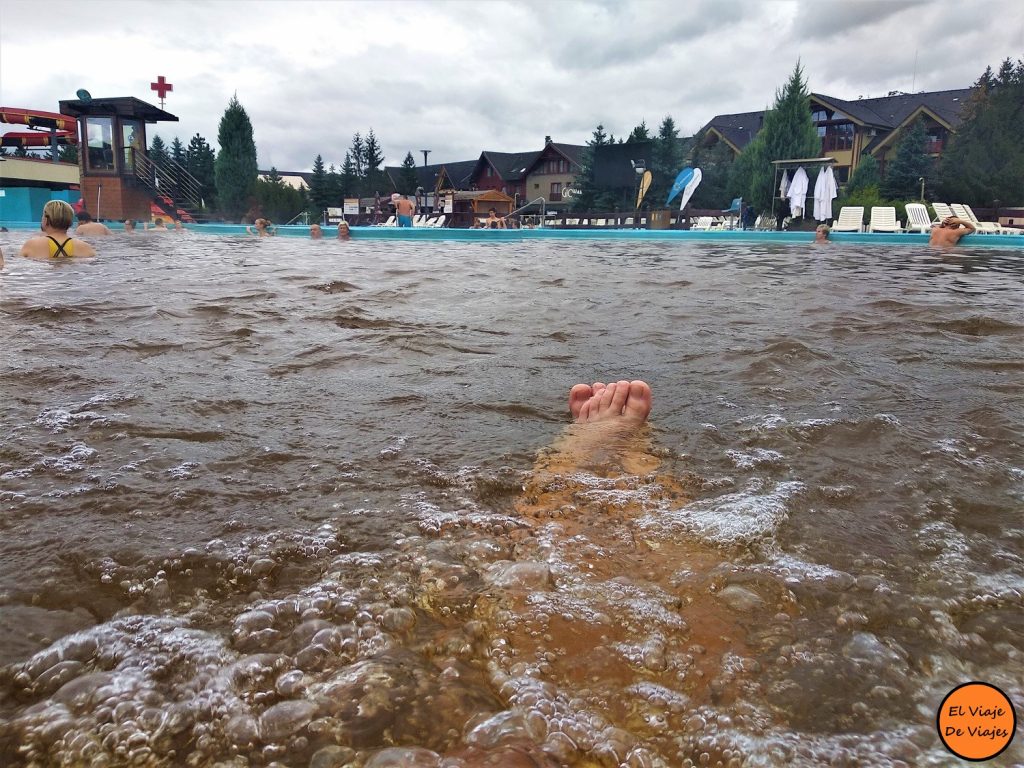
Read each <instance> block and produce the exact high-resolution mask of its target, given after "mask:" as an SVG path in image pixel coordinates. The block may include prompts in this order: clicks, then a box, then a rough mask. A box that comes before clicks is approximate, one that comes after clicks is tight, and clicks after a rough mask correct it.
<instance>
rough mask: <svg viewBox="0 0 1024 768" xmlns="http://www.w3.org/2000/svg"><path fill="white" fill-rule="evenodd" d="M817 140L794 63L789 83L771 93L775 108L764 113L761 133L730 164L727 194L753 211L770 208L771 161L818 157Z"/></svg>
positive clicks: (807, 97)
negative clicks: (739, 200)
mask: <svg viewBox="0 0 1024 768" xmlns="http://www.w3.org/2000/svg"><path fill="white" fill-rule="evenodd" d="M820 154H821V139H820V138H819V137H818V130H817V128H816V127H815V125H814V121H813V120H812V119H811V97H810V92H809V91H808V90H807V81H806V80H804V72H803V68H802V67H801V66H800V62H799V61H797V63H796V66H795V67H794V68H793V73H792V74H791V75H790V76H789V80H787V81H786V84H785V85H784V86H783V87H782V88H781V89H780V90H778V91H776V92H775V105H774V106H773V107H772V108H771V109H769V110H768V111H767V112H765V113H764V122H763V123H762V125H761V130H760V131H759V132H758V134H757V136H755V137H754V140H753V141H751V142H750V143H749V144H748V145H747V146H746V147H745V148H744V150H743V151H742V152H741V153H740V155H739V157H737V158H736V162H734V163H733V165H732V178H731V181H730V194H732V195H733V196H734V197H742V198H744V201H745V202H746V203H748V204H750V205H753V206H754V209H755V210H757V211H766V210H768V209H770V208H771V205H772V197H773V196H774V194H775V190H774V186H775V184H774V182H775V167H774V166H773V165H772V161H773V160H795V159H798V158H805V157H818V156H819V155H820Z"/></svg>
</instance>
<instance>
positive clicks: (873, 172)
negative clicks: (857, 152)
mask: <svg viewBox="0 0 1024 768" xmlns="http://www.w3.org/2000/svg"><path fill="white" fill-rule="evenodd" d="M881 183H882V176H881V173H880V172H879V170H878V161H877V160H875V156H874V155H872V154H870V153H868V152H865V153H864V154H862V155H861V156H860V160H859V161H858V162H857V167H856V168H855V169H854V171H853V174H852V175H851V176H850V180H849V181H848V182H847V183H846V189H845V190H844V194H846V195H852V194H853V193H854V192H859V191H861V190H864V189H867V188H868V187H878V186H880V185H881Z"/></svg>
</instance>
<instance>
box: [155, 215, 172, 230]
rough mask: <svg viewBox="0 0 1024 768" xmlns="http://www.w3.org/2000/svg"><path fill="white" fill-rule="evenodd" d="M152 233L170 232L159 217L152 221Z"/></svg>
mask: <svg viewBox="0 0 1024 768" xmlns="http://www.w3.org/2000/svg"><path fill="white" fill-rule="evenodd" d="M153 231H154V232H170V231H171V230H169V229H168V228H167V225H166V224H164V220H163V219H161V218H160V217H159V216H157V217H156V218H155V219H153Z"/></svg>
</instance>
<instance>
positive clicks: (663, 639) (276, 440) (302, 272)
mask: <svg viewBox="0 0 1024 768" xmlns="http://www.w3.org/2000/svg"><path fill="white" fill-rule="evenodd" d="M3 237H4V238H6V239H4V240H0V246H2V247H3V249H4V251H6V252H7V254H8V264H7V267H6V270H5V271H3V272H2V273H0V317H2V320H3V332H4V341H3V347H2V350H3V352H2V357H0V362H2V366H0V376H2V384H3V388H2V391H3V398H2V400H0V414H2V423H0V505H2V514H0V763H4V764H14V765H22V764H24V765H57V764H68V765H90V764H91V765H97V766H100V765H124V764H128V763H131V764H133V765H176V764H182V765H193V766H203V765H210V764H214V763H220V764H222V765H232V766H233V765H246V764H249V765H266V764H271V763H276V764H279V765H288V766H307V765H308V766H313V767H314V768H329V767H330V766H342V765H349V764H351V765H354V766H372V767H374V768H381V767H382V766H441V765H444V766H452V767H454V766H467V767H468V766H475V765H499V766H556V765H570V764H575V765H583V766H617V765H620V764H624V765H627V766H659V765H663V766H680V765H691V764H693V765H724V766H763V765H782V764H799V765H817V764H826V763H827V764H830V765H841V766H847V765H849V766H852V765H882V766H884V765H893V766H896V765H907V766H912V765H946V764H949V762H950V760H951V759H952V757H951V755H949V754H948V753H946V752H945V751H944V749H943V748H942V747H941V745H940V744H939V743H938V740H937V737H936V734H935V726H934V719H935V712H936V708H937V707H938V704H939V702H940V701H941V699H942V697H943V696H944V695H945V693H947V692H948V691H949V690H950V689H951V688H952V687H953V686H955V685H958V684H960V683H963V682H966V681H968V680H972V679H981V680H987V681H989V682H991V683H993V684H995V685H998V686H999V687H1001V688H1002V689H1003V690H1004V691H1006V692H1007V693H1008V694H1009V695H1010V697H1011V699H1013V700H1014V701H1015V702H1017V704H1018V708H1019V707H1020V706H1021V704H1022V703H1024V687H1022V680H1021V669H1022V668H1024V663H1022V662H1024V611H1022V603H1024V599H1022V586H1024V578H1022V577H1024V560H1022V557H1024V551H1022V550H1024V547H1022V543H1024V520H1022V515H1021V511H1022V507H1024V504H1022V499H1024V462H1022V455H1024V451H1022V446H1021V442H1022V438H1021V435H1022V432H1024V429H1022V426H1024V425H1022V422H1024V418H1022V394H1024V383H1022V375H1024V363H1022V361H1021V350H1022V349H1024V308H1022V307H1024V294H1022V274H1024V261H1022V255H1021V252H1020V251H995V250H993V251H986V250H975V251H971V250H969V249H968V250H964V251H963V252H962V253H958V254H956V255H945V256H944V255H941V254H937V253H934V252H931V251H928V250H927V249H924V248H920V247H915V248H907V249H901V250H894V249H892V248H889V247H882V248H876V249H868V248H863V249H852V248H847V247H842V246H838V245H836V246H833V247H829V248H810V247H776V246H768V245H766V246H754V245H731V246H730V245H711V244H700V243H689V244H673V243H644V242H635V243H621V242H617V243H586V244H572V243H567V242H565V241H553V242H529V243H524V244H514V245H513V244H502V245H494V246H489V245H487V244H479V243H474V244H464V243H443V244H436V243H432V244H429V245H428V244H425V243H424V244H419V243H409V242H404V243H403V242H362V243H360V242H358V241H353V242H351V243H348V244H341V243H336V242H328V241H325V242H321V243H312V242H303V241H297V240H285V239H278V240H266V241H255V240H242V239H220V238H213V237H210V238H203V237H190V236H187V235H186V236H174V235H168V236H166V237H163V238H161V237H156V236H153V237H149V238H146V237H144V236H139V237H138V238H137V239H132V240H129V239H126V238H125V237H123V236H119V237H115V238H111V239H110V240H109V241H105V242H103V244H102V247H103V257H102V258H101V259H100V260H97V261H96V262H95V263H92V264H89V263H79V264H61V265H50V264H38V263H30V262H25V261H22V260H20V259H16V258H15V259H12V258H10V254H11V253H12V252H14V251H16V250H17V246H18V244H19V243H20V238H18V237H17V233H15V234H11V235H4V236H3ZM622 376H626V377H627V378H631V377H637V378H644V379H646V380H647V381H649V382H650V383H651V385H652V387H653V389H654V393H655V407H654V413H653V415H652V430H651V439H652V441H653V443H654V445H655V446H656V449H655V450H656V452H657V453H658V454H659V455H660V457H661V460H662V464H661V466H660V467H658V468H657V469H656V470H652V471H650V472H648V473H646V474H636V475H627V476H625V477H614V476H604V475H602V474H600V473H596V474H595V473H590V474H588V473H587V472H582V473H580V474H579V475H578V476H577V477H575V478H574V482H575V483H576V484H577V488H580V489H583V490H580V491H579V492H577V493H576V495H575V496H574V497H573V504H572V505H571V506H563V507H560V508H558V509H552V510H550V511H549V512H550V514H547V515H544V514H524V513H523V511H522V509H523V507H522V506H521V504H520V503H519V502H518V501H517V498H518V496H519V494H520V493H521V492H522V488H523V486H524V485H526V484H527V482H528V480H529V477H530V469H531V466H532V463H533V459H534V457H535V455H536V453H537V451H538V450H540V449H542V448H543V447H544V446H545V445H546V444H547V443H549V442H550V441H551V440H552V439H553V438H555V437H556V436H557V435H558V433H559V432H560V430H561V429H562V424H563V422H564V421H566V414H565V393H566V391H567V390H568V388H569V386H570V385H571V384H572V383H574V382H576V381H579V380H593V379H596V378H600V379H605V380H607V379H608V378H613V379H614V378H620V377H622ZM670 489H671V490H670ZM999 759H1000V760H1005V761H1006V762H1007V763H1012V762H1015V761H1016V762H1019V761H1021V760H1024V746H1022V743H1021V739H1019V738H1018V739H1017V740H1016V741H1015V743H1014V744H1013V745H1011V747H1010V749H1009V750H1008V751H1007V752H1005V753H1004V754H1003V755H1002V756H1001V757H1000V758H999Z"/></svg>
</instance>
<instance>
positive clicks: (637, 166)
mask: <svg viewBox="0 0 1024 768" xmlns="http://www.w3.org/2000/svg"><path fill="white" fill-rule="evenodd" d="M629 164H630V165H632V166H633V170H634V171H635V172H636V190H634V192H633V194H634V196H635V197H636V204H635V205H634V206H633V210H634V211H635V212H636V213H635V215H634V216H633V229H637V228H638V227H639V224H640V215H639V214H640V185H641V184H642V183H643V179H644V172H645V171H646V170H647V161H646V160H644V159H643V158H640V159H639V160H630V161H629Z"/></svg>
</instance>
